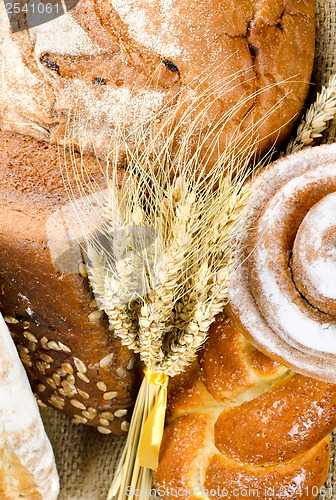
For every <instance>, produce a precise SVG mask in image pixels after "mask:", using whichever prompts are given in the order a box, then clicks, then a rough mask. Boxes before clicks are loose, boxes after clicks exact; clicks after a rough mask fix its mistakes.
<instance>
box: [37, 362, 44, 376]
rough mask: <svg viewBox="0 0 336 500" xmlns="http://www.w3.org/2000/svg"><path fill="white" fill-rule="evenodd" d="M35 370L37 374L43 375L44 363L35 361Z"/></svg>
mask: <svg viewBox="0 0 336 500" xmlns="http://www.w3.org/2000/svg"><path fill="white" fill-rule="evenodd" d="M36 368H37V369H38V371H39V372H42V373H43V374H44V373H45V366H44V363H41V361H36Z"/></svg>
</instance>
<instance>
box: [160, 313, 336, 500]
mask: <svg viewBox="0 0 336 500" xmlns="http://www.w3.org/2000/svg"><path fill="white" fill-rule="evenodd" d="M168 422H169V425H168V427H167V428H166V430H165V433H164V437H163V442H162V446H161V451H160V464H159V468H158V471H157V473H156V485H157V487H158V488H159V494H160V495H161V496H162V498H173V497H174V495H175V496H176V491H178V498H181V499H183V498H193V497H194V496H206V491H208V492H210V493H208V496H209V497H210V498H212V499H217V498H228V499H233V498H237V499H239V500H242V499H243V498H261V499H264V500H266V499H270V498H271V499H272V500H275V499H280V498H295V499H296V500H298V499H301V498H305V499H312V498H315V496H317V494H318V493H319V491H320V488H321V486H322V485H323V483H324V481H325V479H326V475H327V472H328V464H329V436H328V434H329V433H330V432H331V431H332V429H333V427H334V426H335V424H336V386H335V385H332V384H328V383H326V382H319V381H317V380H314V379H311V378H308V377H304V376H303V375H298V374H295V373H294V372H292V371H291V370H289V369H288V368H286V367H284V366H282V365H280V364H279V363H277V362H275V361H272V360H271V359H269V358H267V357H266V356H265V355H264V354H262V353H261V352H260V351H258V350H257V349H255V348H254V347H253V346H252V345H251V344H250V343H249V342H248V341H247V340H245V338H244V337H243V336H242V335H241V333H240V332H239V331H238V330H237V329H236V327H235V326H234V325H233V324H232V323H231V321H230V320H229V319H226V318H225V316H224V315H220V316H218V317H217V319H216V321H215V323H214V324H213V325H212V327H211V328H210V332H209V338H208V340H207V342H206V344H205V346H204V348H203V349H202V351H201V353H200V355H199V359H198V362H195V363H194V365H193V366H191V367H189V369H188V370H187V371H186V372H185V373H184V374H182V375H180V376H177V377H174V378H173V379H172V380H171V382H170V385H169V399H168ZM179 488H180V489H179ZM202 489H203V495H202Z"/></svg>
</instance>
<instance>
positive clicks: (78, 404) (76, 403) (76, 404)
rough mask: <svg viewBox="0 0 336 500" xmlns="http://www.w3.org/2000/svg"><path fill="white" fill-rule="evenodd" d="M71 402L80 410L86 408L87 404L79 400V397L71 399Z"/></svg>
mask: <svg viewBox="0 0 336 500" xmlns="http://www.w3.org/2000/svg"><path fill="white" fill-rule="evenodd" d="M70 404H72V406H74V407H75V408H79V409H80V410H85V405H83V403H81V402H80V401H78V399H70Z"/></svg>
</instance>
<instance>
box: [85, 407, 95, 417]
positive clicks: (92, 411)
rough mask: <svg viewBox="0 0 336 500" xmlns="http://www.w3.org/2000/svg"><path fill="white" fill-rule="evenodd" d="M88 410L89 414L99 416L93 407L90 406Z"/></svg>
mask: <svg viewBox="0 0 336 500" xmlns="http://www.w3.org/2000/svg"><path fill="white" fill-rule="evenodd" d="M87 410H88V412H89V413H91V415H94V416H96V415H97V410H96V408H93V407H92V406H89V408H88V409H87Z"/></svg>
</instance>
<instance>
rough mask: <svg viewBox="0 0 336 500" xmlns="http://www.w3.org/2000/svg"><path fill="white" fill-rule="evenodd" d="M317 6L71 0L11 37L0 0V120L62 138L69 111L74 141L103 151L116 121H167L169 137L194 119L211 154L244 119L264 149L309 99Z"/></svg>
mask: <svg viewBox="0 0 336 500" xmlns="http://www.w3.org/2000/svg"><path fill="white" fill-rule="evenodd" d="M314 4H315V2H314V0H286V1H285V0H263V1H261V0H253V1H252V0H235V1H233V0H202V1H200V0H188V1H185V2H179V1H169V2H161V1H157V0H155V1H148V0H146V1H141V0H124V1H120V0H112V1H109V0H79V2H78V3H77V5H76V6H75V8H74V9H72V10H71V11H70V12H69V13H67V14H66V15H63V16H61V17H59V18H57V19H55V20H53V21H50V22H49V23H47V24H46V25H41V26H37V27H34V28H32V29H31V30H28V31H27V30H26V31H21V32H17V33H11V31H10V28H9V22H8V19H7V16H6V12H5V7H4V5H3V4H0V40H1V44H0V47H1V48H0V51H1V52H0V53H1V61H2V63H1V64H2V73H1V74H2V82H1V83H2V87H1V93H0V126H1V127H2V128H7V129H9V130H12V131H16V132H21V133H27V134H30V135H33V136H34V137H36V138H38V139H46V140H51V141H52V142H63V141H64V136H65V135H69V132H68V133H66V134H65V129H66V123H67V121H68V118H69V114H70V117H71V118H74V119H75V120H74V125H73V126H71V131H70V135H71V136H72V137H71V140H73V141H74V143H75V144H77V145H78V144H81V145H82V146H83V147H85V146H87V147H91V146H92V143H94V145H95V149H96V151H97V152H98V153H99V154H100V155H102V156H104V155H105V154H106V151H107V150H108V149H109V147H110V141H109V138H110V137H111V134H112V135H113V130H114V128H115V126H116V124H118V125H120V123H122V125H123V126H124V127H125V128H126V135H127V134H128V133H129V132H130V131H131V130H134V128H136V127H138V126H139V125H140V124H143V123H145V126H146V127H148V128H149V130H150V131H152V132H153V131H160V130H161V129H163V130H165V129H166V128H167V127H168V129H169V124H170V125H171V124H174V125H175V126H176V125H177V126H178V129H179V131H178V133H177V136H176V138H177V140H178V138H179V137H180V136H181V134H183V132H184V131H185V127H187V128H188V125H190V123H191V121H192V120H195V118H196V116H197V115H198V116H199V119H198V124H197V125H196V126H195V127H194V133H195V136H196V137H197V136H198V134H200V135H201V137H202V140H204V141H205V144H204V148H205V149H206V148H207V147H211V145H212V146H213V145H214V143H213V141H214V140H215V144H216V151H213V154H214V155H217V153H218V151H220V152H221V151H223V148H224V147H225V145H226V144H227V142H228V141H229V140H230V139H231V138H232V137H233V136H234V135H235V134H236V132H237V127H238V129H239V130H240V131H241V133H242V135H243V137H245V135H246V132H247V131H248V134H247V135H248V136H250V134H251V132H252V129H251V126H252V124H254V126H255V128H254V130H253V133H256V135H257V136H259V139H260V141H261V144H260V150H261V151H262V152H263V151H267V150H269V148H270V147H271V146H273V145H274V143H277V144H280V143H281V142H282V141H283V139H284V138H285V137H287V136H288V134H289V132H290V130H291V128H292V125H293V120H295V119H296V118H297V117H298V114H299V113H300V111H301V109H302V105H303V103H304V100H305V98H306V96H307V92H308V88H309V81H310V77H311V71H312V67H313V59H314V33H315V23H314ZM22 15H23V16H24V15H25V14H24V13H22ZM236 105H238V108H237V109H236V111H235V112H234V113H232V108H233V106H236ZM228 118H229V120H228V122H227V123H225V122H226V120H227V119H228ZM209 127H214V133H211V134H210V136H209V137H208V138H206V134H207V132H208V131H209ZM189 130H190V129H189ZM129 140H130V142H131V141H132V136H129ZM196 143H197V144H198V141H196ZM217 145H218V146H219V147H218V149H217ZM194 147H196V144H194V143H193V138H191V140H190V151H191V152H192V151H193V149H194ZM207 159H208V160H209V158H207Z"/></svg>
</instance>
